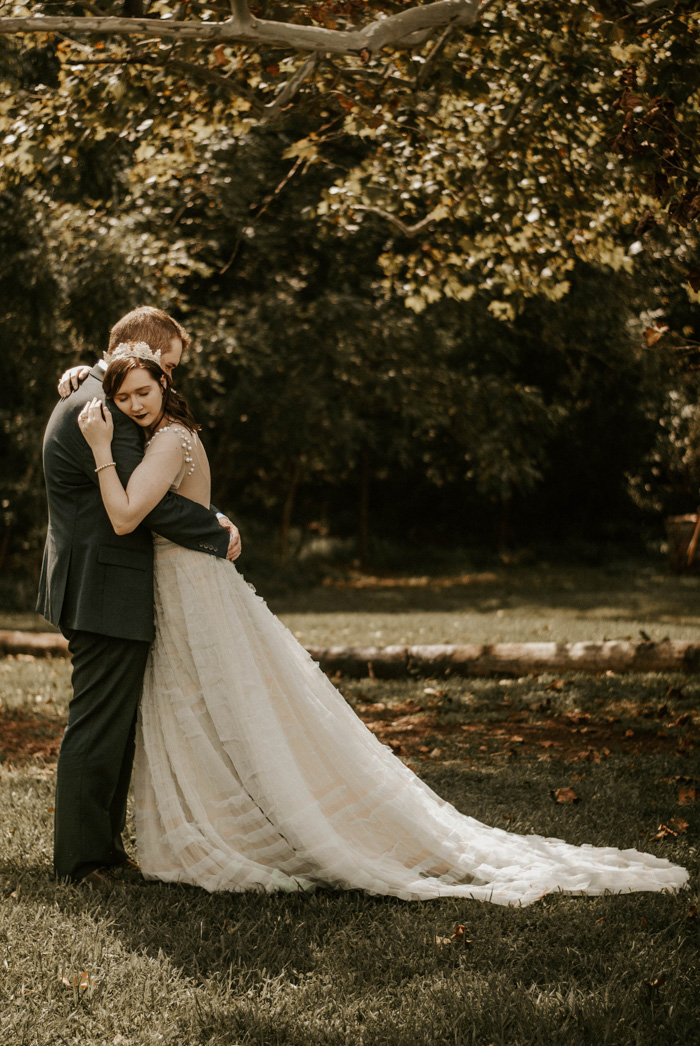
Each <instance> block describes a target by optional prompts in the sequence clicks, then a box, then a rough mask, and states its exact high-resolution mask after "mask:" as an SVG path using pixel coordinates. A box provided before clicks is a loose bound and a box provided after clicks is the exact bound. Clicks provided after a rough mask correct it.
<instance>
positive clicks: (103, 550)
mask: <svg viewBox="0 0 700 1046" xmlns="http://www.w3.org/2000/svg"><path fill="white" fill-rule="evenodd" d="M97 559H98V561H99V562H100V563H109V565H110V566H113V567H128V568H130V569H131V570H153V557H152V556H149V554H148V552H144V551H142V550H141V549H138V548H134V549H131V548H114V547H113V546H112V545H101V546H100V550H99V552H98V555H97Z"/></svg>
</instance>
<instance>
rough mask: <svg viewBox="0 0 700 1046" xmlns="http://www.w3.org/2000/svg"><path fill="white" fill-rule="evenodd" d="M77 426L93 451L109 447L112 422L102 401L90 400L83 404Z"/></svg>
mask: <svg viewBox="0 0 700 1046" xmlns="http://www.w3.org/2000/svg"><path fill="white" fill-rule="evenodd" d="M78 425H80V431H81V432H82V434H83V436H85V439H86V440H87V441H88V444H89V445H90V447H92V449H93V450H100V449H101V448H105V449H108V448H109V447H110V446H111V443H112V433H113V432H114V422H113V421H112V415H111V413H110V411H109V409H108V408H107V407H104V406H103V404H102V400H98V399H92V400H90V401H89V402H88V403H86V404H85V406H84V407H83V409H82V410H81V412H80V414H79V415H78Z"/></svg>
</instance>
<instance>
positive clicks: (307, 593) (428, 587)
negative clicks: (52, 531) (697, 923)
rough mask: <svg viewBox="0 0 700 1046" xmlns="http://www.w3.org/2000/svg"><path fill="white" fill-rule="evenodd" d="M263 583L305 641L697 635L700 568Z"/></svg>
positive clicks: (6, 617) (12, 616) (545, 568)
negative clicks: (286, 589) (283, 589)
mask: <svg viewBox="0 0 700 1046" xmlns="http://www.w3.org/2000/svg"><path fill="white" fill-rule="evenodd" d="M462 566H463V565H462ZM240 569H241V571H242V572H243V574H246V564H245V559H243V561H242V562H241V567H240ZM258 590H259V593H260V595H262V596H263V597H265V598H267V599H268V601H269V604H270V607H271V608H272V609H273V610H274V611H275V613H276V614H278V615H279V616H280V617H281V618H282V620H283V621H284V623H285V624H286V625H287V626H288V627H289V628H291V630H292V631H293V632H294V634H295V635H296V636H297V638H298V639H299V641H300V642H302V643H304V644H305V645H306V646H326V645H328V646H332V645H344V646H352V645H362V646H387V645H389V644H392V643H399V644H408V643H498V642H503V643H506V642H512V643H520V642H535V641H547V640H557V641H562V642H570V643H573V642H577V641H585V640H590V641H595V640H604V639H635V640H639V639H642V638H644V636H643V635H642V632H644V633H645V634H646V635H647V636H648V637H649V638H650V639H653V640H657V641H658V640H661V639H664V638H666V637H668V638H670V639H684V640H691V641H697V640H698V639H699V638H700V577H697V576H688V575H682V576H678V575H674V574H671V573H669V571H668V570H667V568H666V564H665V562H664V561H663V560H661V559H648V560H647V559H644V560H629V561H618V560H616V561H611V562H610V563H608V564H607V565H604V566H571V565H568V566H562V565H556V564H554V565H553V564H550V563H543V562H538V563H536V564H532V565H522V564H510V565H506V564H502V563H500V562H499V561H496V562H495V563H493V564H490V565H487V566H486V567H483V568H482V567H480V568H478V569H468V568H466V567H465V568H464V569H462V568H461V567H460V568H459V569H455V570H452V571H451V573H449V574H447V575H443V576H441V577H440V576H425V577H422V576H420V575H417V574H415V573H414V574H408V575H406V574H398V573H393V574H385V575H383V576H381V577H376V576H372V575H367V574H361V573H359V572H356V573H353V572H350V573H349V574H348V573H346V574H345V575H342V576H341V575H338V576H336V577H333V578H331V577H329V578H327V579H326V584H324V585H321V586H317V587H315V588H306V587H303V586H301V587H299V588H298V589H297V590H296V591H293V592H290V593H287V594H284V595H280V594H279V592H276V591H275V587H274V583H273V582H272V581H271V580H269V579H268V580H267V581H262V582H260V584H259V585H258ZM48 627H49V626H48V625H47V623H46V621H45V620H44V618H42V617H40V616H39V615H38V614H32V613H23V614H22V613H9V612H4V613H3V612H2V611H1V610H0V629H3V628H7V629H14V628H17V629H24V630H38V631H45V630H47V628H48Z"/></svg>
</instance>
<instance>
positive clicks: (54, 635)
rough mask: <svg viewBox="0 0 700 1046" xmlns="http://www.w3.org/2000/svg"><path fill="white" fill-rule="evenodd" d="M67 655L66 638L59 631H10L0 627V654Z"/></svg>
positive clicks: (4, 655)
mask: <svg viewBox="0 0 700 1046" xmlns="http://www.w3.org/2000/svg"><path fill="white" fill-rule="evenodd" d="M7 654H33V655H34V657H68V640H67V639H65V638H64V637H63V636H62V635H61V633H60V632H12V631H7V630H5V629H0V655H2V656H3V657H6V656H7Z"/></svg>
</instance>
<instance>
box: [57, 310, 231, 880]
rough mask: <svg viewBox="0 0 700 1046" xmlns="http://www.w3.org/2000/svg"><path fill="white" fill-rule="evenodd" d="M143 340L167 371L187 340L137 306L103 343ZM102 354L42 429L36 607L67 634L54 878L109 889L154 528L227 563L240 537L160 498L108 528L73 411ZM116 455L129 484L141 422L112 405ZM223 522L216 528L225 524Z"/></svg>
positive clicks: (172, 498) (142, 654) (145, 627)
mask: <svg viewBox="0 0 700 1046" xmlns="http://www.w3.org/2000/svg"><path fill="white" fill-rule="evenodd" d="M123 341H145V342H147V343H148V344H149V345H150V347H151V349H152V350H153V351H154V352H156V351H158V350H159V349H160V351H161V365H162V367H163V370H164V371H165V372H166V374H167V375H168V376H171V375H172V372H173V370H174V369H175V367H176V366H177V364H178V363H179V361H180V356H181V354H182V351H183V348H185V347H186V346H187V344H188V343H189V338H188V336H187V334H186V333H185V331H184V330H183V328H182V327H181V326H180V325H179V324H178V323H176V321H175V320H173V319H172V318H171V317H170V316H168V315H167V313H165V312H162V311H161V310H160V309H154V308H151V307H149V306H142V307H140V308H138V309H135V310H134V311H133V312H130V313H128V314H127V315H126V316H124V317H122V319H121V320H119V321H118V322H117V323H116V324H115V326H114V327H113V328H112V330H111V332H110V339H109V349H110V351H112V350H113V349H114V348H116V346H117V345H119V344H120V343H121V342H123ZM105 369H106V368H105V365H104V364H103V363H102V362H101V361H100V362H99V363H98V364H96V365H95V366H94V367H93V368H92V370H90V371H89V372H88V371H87V370H85V374H86V377H85V380H84V381H83V382H82V384H81V385H80V386H79V388H78V389H77V391H75V392H74V393H73V394H72V395H70V396H69V397H68V398H66V399H62V400H61V401H60V402H59V403H58V404H57V405H56V407H55V408H54V411H53V413H52V415H51V417H50V419H49V423H48V426H47V429H46V434H45V436H44V476H45V480H46V489H47V495H48V507H49V526H48V533H47V536H46V548H45V551H44V561H43V565H42V571H41V580H40V583H39V596H38V602H37V610H39V611H40V612H41V613H42V614H43V615H44V616H45V617H46V618H48V620H49V621H51V622H52V623H53V624H54V625H57V626H58V627H59V628H60V630H61V632H62V633H63V634H64V636H66V638H67V639H68V648H69V650H70V653H71V655H72V659H73V666H72V667H73V674H72V686H73V697H72V700H71V703H70V707H69V713H68V725H67V727H66V731H65V734H64V736H63V741H62V743H61V749H60V752H59V756H58V770H57V780H56V803H55V834H54V868H55V872H56V876H57V877H58V878H59V879H68V880H71V881H73V882H85V883H89V884H91V885H94V886H106V885H108V884H109V883H110V881H111V879H112V872H111V870H112V869H115V868H118V867H119V866H121V865H126V864H127V863H132V862H130V859H129V858H128V857H127V854H126V852H125V850H124V846H123V843H122V838H121V836H122V831H123V829H124V824H125V819H126V799H127V793H128V790H129V781H130V778H131V768H132V763H133V758H134V734H135V725H136V712H137V708H138V703H139V698H140V696H141V686H142V683H143V676H144V672H145V668H146V659H147V657H148V650H149V646H150V643H151V641H152V639H153V635H154V626H153V540H152V535H151V531H155V532H156V533H158V534H161V535H162V536H163V537H166V538H168V539H169V540H170V541H174V542H176V543H177V544H179V545H184V546H185V548H190V549H194V550H196V551H200V552H205V553H208V554H209V555H215V556H220V557H222V558H224V557H225V558H227V559H229V560H231V561H233V560H234V559H236V558H237V556H238V555H239V554H240V537H239V534H238V531H237V529H236V528H235V527H234V525H233V524H232V523H231V522H230V521H229V520H227V519H226V518H225V517H223V516H220V514H219V517H220V518H219V519H217V514H215V511H216V510H214V509H211V510H209V509H205V508H204V507H203V506H201V505H198V504H196V503H195V502H193V501H190V500H188V499H187V498H184V497H180V495H178V494H174V493H168V494H166V495H165V497H164V498H163V500H162V501H161V502H160V503H159V504H158V505H156V507H155V508H154V509H153V511H152V512H150V513H149V515H148V516H146V519H145V520H144V522H143V523H142V524H141V525H140V526H138V527H137V528H136V530H134V531H133V532H132V533H131V534H124V535H122V536H118V535H117V534H115V532H114V530H113V528H112V525H111V523H110V521H109V518H108V516H107V513H106V511H105V509H104V506H103V504H102V498H101V496H100V489H99V484H98V478H97V474H96V472H95V463H94V460H93V456H92V452H91V450H90V448H89V446H88V444H87V442H86V441H85V439H84V438H83V436H82V434H81V432H80V429H79V428H78V414H79V413H80V411H81V410H82V408H83V407H84V405H85V404H86V403H87V402H88V401H89V400H90V399H92V398H93V397H98V398H101V399H102V398H103V396H104V394H103V392H102V377H103V375H104V372H105ZM105 409H108V410H110V411H111V414H112V418H113V420H114V437H113V441H112V454H113V457H114V461H115V462H116V466H117V473H118V475H119V478H120V479H121V481H122V483H123V484H124V486H125V487H126V485H127V482H128V479H129V476H130V475H131V473H132V472H133V471H134V469H135V468H136V466H137V465H138V464H139V462H140V461H141V459H142V457H143V453H144V445H143V434H142V432H141V430H140V429H139V427H138V426H137V425H136V424H135V423H134V422H133V421H131V420H130V419H129V418H127V416H126V415H125V414H123V413H122V412H121V411H119V410H117V409H116V408H115V407H114V406H113V405H112V404H111V403H109V402H106V403H105ZM222 527H223V528H224V529H222Z"/></svg>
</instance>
